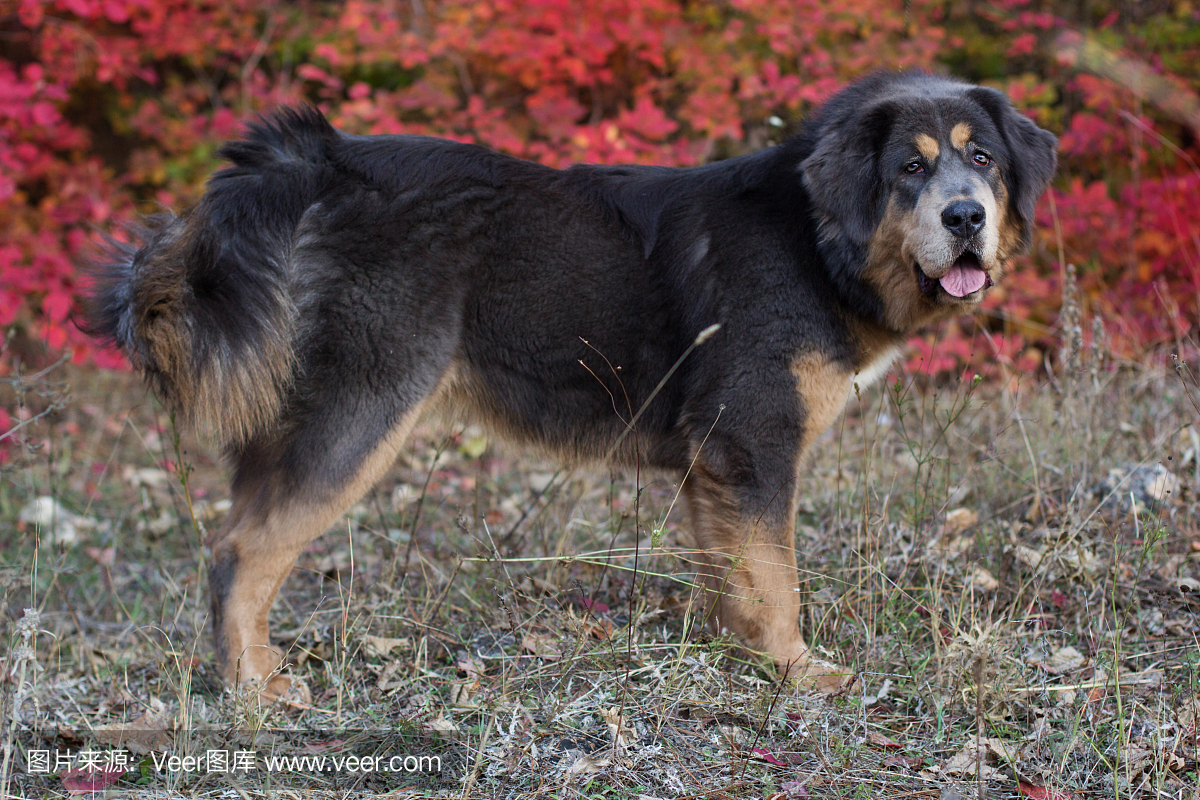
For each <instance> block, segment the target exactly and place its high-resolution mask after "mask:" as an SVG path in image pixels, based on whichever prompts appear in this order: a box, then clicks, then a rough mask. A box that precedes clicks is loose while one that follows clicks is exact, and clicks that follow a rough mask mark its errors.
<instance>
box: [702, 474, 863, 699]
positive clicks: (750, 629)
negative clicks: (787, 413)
mask: <svg viewBox="0 0 1200 800" xmlns="http://www.w3.org/2000/svg"><path fill="white" fill-rule="evenodd" d="M784 480H785V481H786V484H785V485H783V486H780V487H777V488H776V489H775V490H774V491H773V492H771V493H770V495H769V496H770V500H768V501H767V503H766V504H765V505H764V504H763V503H761V502H755V501H754V498H755V497H756V496H759V497H760V496H763V495H764V493H763V492H762V491H758V490H755V489H754V488H752V487H746V486H731V485H729V484H728V483H726V482H724V481H722V480H720V479H719V478H718V477H717V476H716V475H714V474H713V473H712V472H711V471H710V470H708V469H706V468H704V465H703V464H699V465H698V468H697V469H695V470H693V474H692V475H691V476H690V477H689V478H688V482H687V486H686V488H687V496H688V499H689V505H690V507H691V514H692V520H693V525H694V529H695V538H696V543H697V546H698V548H699V550H700V556H699V559H698V561H699V572H700V585H701V587H702V592H703V594H704V597H705V611H706V614H707V619H708V622H709V625H710V626H711V627H712V628H713V629H714V630H716V631H717V632H719V633H724V632H730V633H733V634H734V635H736V636H737V637H738V638H739V639H741V641H742V642H744V643H745V644H746V645H747V646H748V647H750V648H752V649H754V650H758V651H762V652H764V653H767V654H768V655H770V656H771V657H772V658H773V659H774V661H775V663H776V665H777V666H778V667H779V669H780V671H781V672H782V673H783V674H784V675H785V677H787V676H790V677H796V678H800V679H802V680H803V681H805V682H806V683H809V684H810V685H812V686H814V687H815V688H816V689H818V690H820V691H826V692H829V691H836V690H838V689H840V688H842V687H844V686H845V685H846V684H847V683H848V681H849V679H850V677H851V676H852V672H851V671H850V670H848V669H846V668H845V667H841V666H838V665H836V664H831V663H828V662H825V661H821V660H818V659H816V658H814V657H813V656H812V654H811V652H810V651H809V649H808V646H807V645H806V644H805V643H804V639H803V638H802V637H801V635H800V629H799V624H798V622H799V614H800V594H799V578H798V575H797V571H796V548H795V538H794V536H795V534H794V525H793V520H794V518H795V504H794V500H793V494H794V492H793V485H794V484H793V482H792V480H791V479H790V478H787V479H784Z"/></svg>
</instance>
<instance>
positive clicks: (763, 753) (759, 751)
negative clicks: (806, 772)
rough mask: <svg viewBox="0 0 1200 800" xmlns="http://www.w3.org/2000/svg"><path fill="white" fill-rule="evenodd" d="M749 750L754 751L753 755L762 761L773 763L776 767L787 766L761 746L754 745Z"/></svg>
mask: <svg viewBox="0 0 1200 800" xmlns="http://www.w3.org/2000/svg"><path fill="white" fill-rule="evenodd" d="M751 752H752V753H754V755H756V756H758V757H759V758H761V759H762V760H763V761H765V762H767V763H768V764H774V765H775V766H777V767H786V766H787V764H785V763H783V762H782V761H780V760H779V759H778V758H776V757H775V756H773V755H771V754H770V752H768V751H767V750H764V749H763V748H761V747H756V748H754V749H753V750H752V751H751Z"/></svg>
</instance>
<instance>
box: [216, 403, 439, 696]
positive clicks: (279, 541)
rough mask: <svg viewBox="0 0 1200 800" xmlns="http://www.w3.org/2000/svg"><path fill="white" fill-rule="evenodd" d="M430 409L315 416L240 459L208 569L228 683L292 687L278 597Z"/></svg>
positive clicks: (265, 689)
mask: <svg viewBox="0 0 1200 800" xmlns="http://www.w3.org/2000/svg"><path fill="white" fill-rule="evenodd" d="M358 399H359V401H360V402H363V398H361V397H360V398H358ZM422 405H423V402H419V403H415V404H413V405H412V406H411V407H410V408H408V409H406V410H404V411H402V412H399V413H396V414H394V415H389V416H392V417H393V419H391V420H388V421H387V422H385V423H383V424H380V423H379V422H378V420H374V422H375V425H370V424H359V423H360V422H361V421H355V420H353V419H350V418H349V417H343V418H341V419H340V420H335V422H336V423H337V424H326V425H322V424H321V423H322V420H321V419H319V418H318V419H309V420H306V422H305V424H304V426H303V427H302V429H300V430H299V431H298V433H297V434H296V435H295V436H293V437H285V442H284V444H283V445H280V444H278V443H276V444H274V445H261V446H257V447H256V446H248V447H246V448H244V449H243V450H242V452H241V453H240V455H238V456H236V457H235V461H236V474H235V479H234V485H233V505H232V508H231V509H230V513H229V517H228V518H227V519H226V520H225V523H224V525H223V526H222V527H221V529H220V530H219V531H218V532H217V533H216V534H215V536H214V537H213V539H212V541H211V547H212V563H211V566H210V568H209V588H210V592H211V598H212V622H213V635H214V639H215V644H216V655H217V662H218V666H219V668H220V670H221V673H222V675H223V677H224V678H225V681H226V683H227V684H228V685H229V686H231V687H235V688H238V687H242V686H246V685H248V686H250V687H252V688H255V689H261V690H262V693H263V694H262V697H263V698H264V699H267V700H273V699H277V698H279V697H281V696H284V694H285V693H286V692H287V691H288V690H289V689H290V688H291V681H290V679H289V678H288V677H286V676H284V675H281V674H279V667H280V663H281V653H280V652H279V651H278V650H277V649H275V648H274V647H272V646H271V642H270V633H269V630H268V624H267V615H268V613H269V612H270V610H271V605H272V603H274V601H275V595H276V593H277V592H278V591H279V587H280V585H281V584H282V583H283V581H284V579H285V578H286V577H287V575H288V573H289V572H290V571H291V569H292V566H293V564H294V563H295V561H296V558H297V556H299V554H300V551H301V550H302V549H303V548H304V546H305V545H306V544H308V543H309V542H311V541H312V540H313V539H315V538H316V537H318V536H320V535H321V534H322V533H323V532H324V531H325V530H326V529H327V528H329V526H331V525H332V524H333V523H334V522H335V521H336V520H337V518H338V517H339V516H341V514H343V513H344V512H345V511H346V510H347V509H348V508H349V507H350V506H351V505H353V504H354V503H355V502H356V501H357V500H358V499H359V498H360V497H362V495H363V494H364V493H365V492H366V491H367V490H368V489H369V488H370V487H371V486H372V485H373V484H374V483H375V482H376V481H377V480H379V478H380V477H382V475H383V473H384V472H386V471H387V469H388V467H389V466H390V465H391V464H392V462H393V461H394V459H395V457H396V454H397V453H398V452H399V450H400V448H401V447H402V446H403V444H404V441H405V439H406V438H407V437H408V434H409V432H410V431H411V429H412V426H413V424H414V423H415V422H416V420H417V417H418V416H419V414H420V411H421V406H422ZM325 411H326V413H330V412H331V410H330V409H325ZM375 430H378V431H380V432H381V435H380V433H372V431H375Z"/></svg>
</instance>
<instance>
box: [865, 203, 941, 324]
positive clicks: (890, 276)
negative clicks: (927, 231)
mask: <svg viewBox="0 0 1200 800" xmlns="http://www.w3.org/2000/svg"><path fill="white" fill-rule="evenodd" d="M911 216H912V215H911V214H907V213H905V212H904V211H903V210H902V209H901V208H900V207H899V205H898V204H897V203H896V202H895V201H894V200H893V201H891V202H889V203H888V207H887V210H886V211H885V212H884V215H883V219H882V220H881V221H880V223H879V227H878V228H876V229H875V235H874V236H872V237H871V241H870V243H869V244H868V248H867V264H866V267H865V268H864V269H863V280H864V281H865V282H866V283H867V284H868V285H869V286H871V288H872V289H874V290H875V293H876V294H877V295H878V296H879V298H880V299H881V300H882V301H883V304H884V313H883V320H882V321H883V324H884V325H885V326H886V327H887V329H888V330H890V331H893V332H906V331H911V330H913V329H915V328H918V327H920V326H921V325H923V324H925V323H926V322H928V321H930V320H932V319H934V318H935V317H936V316H937V315H938V313H939V309H938V307H937V305H936V304H934V303H932V302H930V301H929V300H928V299H927V298H926V297H924V296H923V295H922V294H921V293H920V292H919V291H917V288H916V285H915V283H916V275H915V273H914V272H913V262H912V261H906V260H905V257H904V245H905V240H906V238H907V236H908V235H909V232H910V231H911V230H912V229H913V227H915V224H914V222H913V220H912V218H911Z"/></svg>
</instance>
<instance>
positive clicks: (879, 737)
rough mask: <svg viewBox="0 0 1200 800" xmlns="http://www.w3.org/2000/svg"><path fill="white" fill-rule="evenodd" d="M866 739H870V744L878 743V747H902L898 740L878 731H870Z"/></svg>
mask: <svg viewBox="0 0 1200 800" xmlns="http://www.w3.org/2000/svg"><path fill="white" fill-rule="evenodd" d="M867 739H868V740H870V742H871V744H874V745H878V746H879V747H904V745H903V744H901V743H900V742H897V741H896V740H895V739H892V738H889V737H888V736H885V735H884V734H882V733H880V732H879V731H870V732H869V733H868V734H867Z"/></svg>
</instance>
